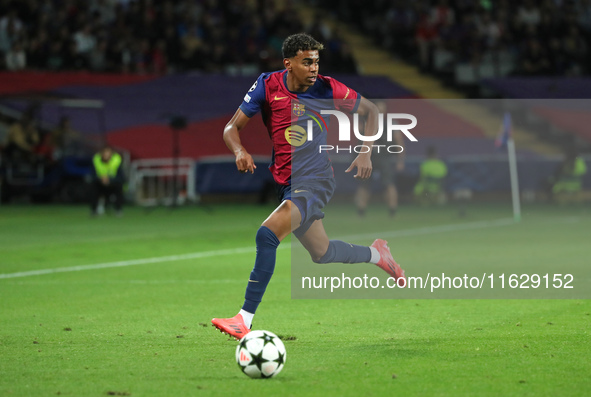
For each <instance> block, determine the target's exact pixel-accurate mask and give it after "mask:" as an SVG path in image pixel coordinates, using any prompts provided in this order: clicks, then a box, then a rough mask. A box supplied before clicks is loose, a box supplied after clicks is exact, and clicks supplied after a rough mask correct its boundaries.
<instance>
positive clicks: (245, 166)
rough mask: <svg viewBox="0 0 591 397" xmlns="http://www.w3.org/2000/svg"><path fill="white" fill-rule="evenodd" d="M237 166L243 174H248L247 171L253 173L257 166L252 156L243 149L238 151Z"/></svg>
mask: <svg viewBox="0 0 591 397" xmlns="http://www.w3.org/2000/svg"><path fill="white" fill-rule="evenodd" d="M236 168H238V171H240V172H242V173H243V174H246V173H247V172H250V173H251V174H253V173H254V170H255V169H256V168H257V166H256V165H255V164H254V160H253V159H252V156H251V155H250V154H248V153H247V152H246V151H245V150H241V151H239V152H238V153H236Z"/></svg>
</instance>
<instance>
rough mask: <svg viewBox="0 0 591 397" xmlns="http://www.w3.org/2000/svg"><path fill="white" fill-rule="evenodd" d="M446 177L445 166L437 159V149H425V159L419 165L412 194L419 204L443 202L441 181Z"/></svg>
mask: <svg viewBox="0 0 591 397" xmlns="http://www.w3.org/2000/svg"><path fill="white" fill-rule="evenodd" d="M446 176H447V166H446V165H445V163H444V162H443V161H441V160H440V159H438V158H437V149H436V148H435V146H433V145H430V146H429V147H427V159H426V160H425V161H423V162H422V163H421V168H420V173H419V180H418V182H417V184H416V185H415V189H414V193H415V197H416V198H417V200H418V202H419V203H421V204H439V203H442V202H444V201H445V192H444V190H443V181H444V179H445V177H446Z"/></svg>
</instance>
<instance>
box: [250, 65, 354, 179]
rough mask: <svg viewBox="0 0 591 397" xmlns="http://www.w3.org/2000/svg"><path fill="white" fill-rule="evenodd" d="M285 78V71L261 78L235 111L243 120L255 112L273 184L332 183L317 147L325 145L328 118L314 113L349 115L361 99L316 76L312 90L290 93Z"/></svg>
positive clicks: (326, 159) (325, 160) (329, 169)
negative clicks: (267, 141) (263, 130)
mask: <svg viewBox="0 0 591 397" xmlns="http://www.w3.org/2000/svg"><path fill="white" fill-rule="evenodd" d="M286 79H287V70H283V71H277V72H271V73H263V74H261V75H260V76H259V78H258V79H257V81H256V82H255V83H254V84H253V86H252V87H251V88H250V90H249V91H248V93H247V94H246V96H245V97H244V101H243V102H242V104H241V105H240V109H241V110H242V112H244V114H246V116H248V117H253V116H254V115H256V114H257V113H259V112H261V115H262V117H263V122H264V123H265V126H266V127H267V131H268V133H269V137H270V138H271V140H272V142H273V160H272V163H271V165H270V166H269V169H270V170H271V173H272V174H273V178H274V180H275V182H277V183H278V184H280V185H289V184H290V183H291V181H292V179H295V178H298V179H299V180H303V179H308V178H332V177H333V176H334V174H333V171H332V165H331V163H330V159H329V157H328V154H327V152H326V151H321V150H320V148H321V145H326V134H327V129H328V122H329V120H330V118H329V117H327V116H324V117H322V116H321V115H320V110H321V108H324V109H328V108H330V109H333V110H340V111H342V112H345V113H353V112H355V111H357V108H358V106H359V102H360V99H361V96H360V95H358V93H357V92H355V91H354V90H352V89H350V88H349V87H347V86H346V85H344V84H342V83H341V82H339V81H337V80H335V79H333V78H331V77H327V76H322V75H318V77H317V79H316V81H315V82H314V85H312V86H311V87H309V88H308V89H307V90H306V91H305V92H292V91H290V90H289V89H288V88H287V83H286ZM309 120H313V122H309ZM310 135H312V137H310Z"/></svg>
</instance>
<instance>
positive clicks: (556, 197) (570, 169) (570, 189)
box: [548, 145, 587, 204]
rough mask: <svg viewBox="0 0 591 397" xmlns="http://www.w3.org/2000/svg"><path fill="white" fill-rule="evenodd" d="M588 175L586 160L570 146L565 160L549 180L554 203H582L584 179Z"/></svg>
mask: <svg viewBox="0 0 591 397" xmlns="http://www.w3.org/2000/svg"><path fill="white" fill-rule="evenodd" d="M586 173H587V165H586V164H585V160H583V159H582V158H581V157H579V154H578V151H577V149H576V147H575V146H574V145H572V146H569V147H568V148H567V149H566V150H565V153H564V160H563V161H562V163H561V164H560V165H559V166H558V167H557V168H556V171H555V172H554V175H552V176H551V177H550V178H549V180H548V182H549V187H550V189H551V190H550V193H551V197H552V199H553V201H554V202H556V203H559V204H563V203H566V202H567V201H574V202H578V201H580V199H581V197H580V196H581V195H580V193H581V191H582V190H583V177H584V176H585V174H586Z"/></svg>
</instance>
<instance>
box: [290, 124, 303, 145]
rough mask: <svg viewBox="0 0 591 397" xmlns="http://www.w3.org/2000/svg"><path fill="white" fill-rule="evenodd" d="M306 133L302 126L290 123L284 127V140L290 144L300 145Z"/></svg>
mask: <svg viewBox="0 0 591 397" xmlns="http://www.w3.org/2000/svg"><path fill="white" fill-rule="evenodd" d="M307 136H308V134H307V133H306V130H305V129H304V127H300V126H299V125H290V126H289V127H287V128H286V129H285V140H286V141H287V142H289V144H290V145H292V146H296V147H297V146H302V145H303V144H304V142H306V138H307Z"/></svg>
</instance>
